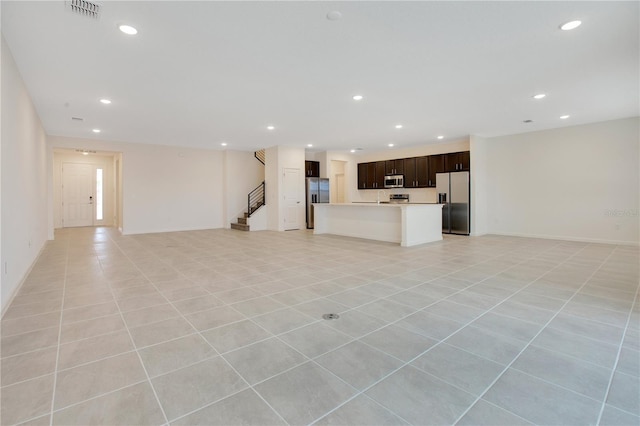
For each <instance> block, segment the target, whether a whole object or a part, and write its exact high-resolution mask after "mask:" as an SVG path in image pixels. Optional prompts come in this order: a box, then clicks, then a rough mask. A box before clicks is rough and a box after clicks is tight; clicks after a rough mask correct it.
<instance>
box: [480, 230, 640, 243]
mask: <svg viewBox="0 0 640 426" xmlns="http://www.w3.org/2000/svg"><path fill="white" fill-rule="evenodd" d="M484 235H502V236H505V237H523V238H540V239H543V240H557V241H573V242H578V243H594V244H615V245H622V246H633V247H637V246H639V245H640V242H637V241H618V240H605V239H600V238H582V237H570V236H566V235H544V234H543V235H540V234H521V233H515V232H514V233H511V232H488V233H486V234H484Z"/></svg>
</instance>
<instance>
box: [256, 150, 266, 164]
mask: <svg viewBox="0 0 640 426" xmlns="http://www.w3.org/2000/svg"><path fill="white" fill-rule="evenodd" d="M253 156H254V157H256V158H257V159H258V161H259V162H261V163H262V164H265V162H264V160H265V153H264V149H261V150H259V151H255V152H254V153H253Z"/></svg>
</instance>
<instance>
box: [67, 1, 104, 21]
mask: <svg viewBox="0 0 640 426" xmlns="http://www.w3.org/2000/svg"><path fill="white" fill-rule="evenodd" d="M65 5H66V7H67V9H68V10H70V11H71V12H74V13H77V14H80V15H82V16H87V17H89V18H93V19H98V18H99V17H100V5H99V4H97V3H93V2H90V1H87V0H68V1H66V2H65Z"/></svg>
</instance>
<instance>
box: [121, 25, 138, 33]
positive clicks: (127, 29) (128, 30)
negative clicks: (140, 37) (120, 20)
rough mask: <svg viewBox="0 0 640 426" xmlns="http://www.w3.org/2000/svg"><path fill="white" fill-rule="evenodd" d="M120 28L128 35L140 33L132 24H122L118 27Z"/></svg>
mask: <svg viewBox="0 0 640 426" xmlns="http://www.w3.org/2000/svg"><path fill="white" fill-rule="evenodd" d="M118 29H119V30H120V31H122V32H123V33H125V34H127V35H136V34H138V30H136V29H135V28H133V27H132V26H131V25H120V26H119V27H118Z"/></svg>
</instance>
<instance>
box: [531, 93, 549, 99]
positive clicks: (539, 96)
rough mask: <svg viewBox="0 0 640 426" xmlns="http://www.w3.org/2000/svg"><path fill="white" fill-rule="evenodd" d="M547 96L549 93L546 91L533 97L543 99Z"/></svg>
mask: <svg viewBox="0 0 640 426" xmlns="http://www.w3.org/2000/svg"><path fill="white" fill-rule="evenodd" d="M545 96H547V95H546V94H544V93H538V94H537V95H533V99H542V98H544V97H545Z"/></svg>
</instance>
